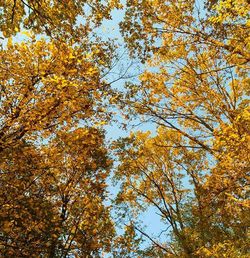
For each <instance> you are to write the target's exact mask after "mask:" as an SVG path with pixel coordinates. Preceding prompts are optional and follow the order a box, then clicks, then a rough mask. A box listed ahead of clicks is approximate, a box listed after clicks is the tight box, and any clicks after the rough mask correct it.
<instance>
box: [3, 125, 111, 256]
mask: <svg viewBox="0 0 250 258" xmlns="http://www.w3.org/2000/svg"><path fill="white" fill-rule="evenodd" d="M0 166H1V167H0V169H1V179H0V184H1V191H0V200H1V213H0V223H1V236H2V237H1V240H0V242H1V243H0V245H1V255H7V256H8V257H17V256H29V257H37V256H39V255H45V256H46V257H47V256H48V257H49V255H51V256H50V257H57V256H58V255H63V254H67V255H70V254H72V253H73V251H74V250H78V251H77V252H78V253H79V254H81V255H82V256H84V255H87V254H88V255H91V254H92V255H94V254H95V253H96V252H97V253H98V252H99V249H103V250H106V251H109V250H110V249H109V248H110V243H111V238H112V236H113V233H114V231H113V224H112V222H111V221H110V218H109V208H108V207H105V206H104V205H103V204H102V201H103V199H104V198H105V196H106V190H105V188H106V184H105V179H106V177H107V175H108V169H109V167H110V160H109V159H107V152H106V149H105V148H104V146H103V137H102V135H100V133H99V132H98V131H97V130H96V129H91V128H90V129H87V128H86V129H76V130H75V131H72V132H70V133H67V132H62V133H60V134H58V135H57V137H56V138H55V139H54V140H52V141H51V142H50V143H48V144H47V145H45V146H43V147H40V148H39V149H37V148H35V147H34V146H32V145H30V144H25V143H23V145H20V146H18V147H16V148H14V149H11V150H6V151H5V152H2V155H1V165H0ZM31 250H32V252H31Z"/></svg>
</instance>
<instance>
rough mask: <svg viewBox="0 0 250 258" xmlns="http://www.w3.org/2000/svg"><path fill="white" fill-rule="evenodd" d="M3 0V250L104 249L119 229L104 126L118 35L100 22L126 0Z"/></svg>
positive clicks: (65, 252) (11, 253) (12, 253)
mask: <svg viewBox="0 0 250 258" xmlns="http://www.w3.org/2000/svg"><path fill="white" fill-rule="evenodd" d="M92 4H93V6H92ZM87 6H89V9H88V10H87ZM0 7H2V8H3V9H2V11H1V15H0V28H1V32H2V34H3V37H4V39H5V41H7V44H5V43H4V42H2V44H1V49H0V58H1V61H2V62H1V65H0V91H1V93H0V94H1V95H0V117H1V118H0V185H1V190H0V203H1V206H0V228H1V229H0V254H1V256H2V257H51V258H52V257H72V256H73V257H100V256H101V253H102V252H109V251H110V246H111V240H112V238H113V236H114V226H113V223H112V221H111V217H110V209H109V207H108V205H105V204H104V203H105V201H106V200H107V189H106V188H107V185H106V178H107V177H108V175H109V172H110V166H111V164H112V162H111V160H110V159H109V157H108V153H107V149H106V147H105V140H104V135H103V132H102V124H105V123H106V122H108V121H109V119H110V113H109V112H108V111H107V110H105V108H106V105H107V104H108V103H107V100H106V96H107V95H108V94H109V93H110V92H111V88H110V85H109V84H108V83H107V81H106V80H105V75H106V73H107V71H108V70H109V69H110V66H111V63H112V58H111V57H112V56H113V54H112V53H113V51H114V45H113V43H112V42H110V41H109V42H108V41H104V40H100V39H99V38H98V37H97V35H96V34H95V33H94V29H95V28H98V26H99V25H100V24H101V21H102V19H104V18H110V11H111V10H112V9H113V8H115V7H117V2H116V1H111V2H107V3H106V4H102V3H100V2H99V1H63V2H62V1H15V0H14V1H0ZM79 17H80V19H82V22H81V24H80V25H78V24H77V19H78V18H79ZM25 29H26V30H25ZM27 29H28V30H27ZM17 33H19V34H18V35H21V34H23V36H25V39H24V40H17V39H16V37H15V35H16V34H17ZM38 34H39V35H38Z"/></svg>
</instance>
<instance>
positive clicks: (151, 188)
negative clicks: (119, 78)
mask: <svg viewBox="0 0 250 258" xmlns="http://www.w3.org/2000/svg"><path fill="white" fill-rule="evenodd" d="M206 6H207V8H205V6H199V3H197V2H195V1H185V2H183V1H172V0H170V1H127V10H126V15H125V20H124V22H122V24H121V29H122V32H123V34H124V36H125V40H126V43H127V46H128V47H129V49H130V50H131V55H132V56H140V58H141V59H142V61H143V62H145V63H146V64H147V69H146V71H145V72H144V73H143V74H142V75H141V76H140V82H141V83H140V85H134V84H128V85H127V89H128V91H127V94H126V95H125V96H124V97H121V98H120V106H121V109H122V110H123V111H124V110H125V109H126V110H127V113H126V115H127V116H128V115H129V116H131V117H132V118H133V117H138V115H139V116H140V117H141V120H142V121H144V122H145V121H146V122H153V123H155V124H156V126H157V133H156V135H155V136H150V135H149V134H148V133H143V132H138V133H135V134H132V135H131V136H130V137H129V138H128V139H124V140H120V141H118V142H117V143H116V144H115V147H116V148H117V154H118V156H119V160H120V162H121V165H120V166H118V169H117V173H116V176H117V178H118V179H120V180H121V182H123V183H122V186H121V193H120V195H119V196H118V199H117V202H118V203H120V204H121V205H128V207H130V208H131V209H132V210H134V211H135V214H136V213H140V212H142V211H143V210H144V209H146V208H148V207H155V209H157V210H158V213H159V215H160V217H161V219H162V220H163V223H164V224H165V225H166V229H167V228H168V227H170V229H171V230H169V231H168V233H169V234H170V236H166V240H165V242H163V243H161V242H160V240H159V239H155V238H153V236H150V235H149V234H147V232H145V231H144V230H143V229H142V227H138V225H137V224H136V223H134V227H135V228H136V229H137V231H138V233H140V234H142V236H144V237H146V238H148V239H149V240H150V241H151V243H152V246H151V247H152V248H153V252H152V250H151V251H150V250H148V252H147V253H145V255H148V256H150V252H151V254H152V253H153V254H154V253H155V252H158V251H159V250H160V252H161V253H162V255H163V257H176V256H178V257H179V256H180V257H211V256H213V257H222V256H223V255H225V256H226V257H239V256H240V257H246V256H247V252H248V251H247V246H248V242H247V235H248V234H249V232H248V229H247V228H248V225H249V220H248V218H247V215H246V214H247V213H248V212H249V200H248V198H249V129H248V127H249V126H248V125H249V98H248V96H249V78H248V70H249V66H248V65H249V44H248V42H249V37H248V35H249V20H248V12H249V7H250V6H249V3H248V1H244V0H243V1H207V3H206ZM122 95H124V94H121V96H122ZM188 180H189V182H188V183H187V181H188ZM159 256H160V255H159Z"/></svg>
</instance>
